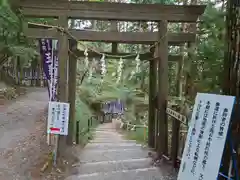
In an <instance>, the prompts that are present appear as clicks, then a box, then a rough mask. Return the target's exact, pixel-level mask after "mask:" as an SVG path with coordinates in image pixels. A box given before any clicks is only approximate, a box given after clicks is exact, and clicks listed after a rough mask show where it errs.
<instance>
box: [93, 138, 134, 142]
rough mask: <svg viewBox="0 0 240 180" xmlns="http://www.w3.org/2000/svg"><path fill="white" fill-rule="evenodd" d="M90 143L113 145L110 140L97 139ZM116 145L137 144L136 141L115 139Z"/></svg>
mask: <svg viewBox="0 0 240 180" xmlns="http://www.w3.org/2000/svg"><path fill="white" fill-rule="evenodd" d="M90 143H113V140H112V139H110V138H95V139H93V140H91V141H90ZM114 143H136V141H134V140H124V139H114Z"/></svg>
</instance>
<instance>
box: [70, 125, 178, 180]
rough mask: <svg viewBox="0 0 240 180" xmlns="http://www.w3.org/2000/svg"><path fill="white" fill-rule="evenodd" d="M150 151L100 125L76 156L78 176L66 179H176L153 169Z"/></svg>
mask: <svg viewBox="0 0 240 180" xmlns="http://www.w3.org/2000/svg"><path fill="white" fill-rule="evenodd" d="M148 152H149V150H147V149H144V148H142V146H141V145H139V144H137V143H136V142H135V141H132V140H124V139H123V137H122V135H120V134H119V133H117V132H116V131H115V129H114V128H113V127H112V124H111V123H108V124H102V125H100V126H99V127H98V128H97V129H96V132H95V138H94V140H92V141H91V142H90V143H89V144H88V145H86V147H85V148H84V149H83V151H82V152H81V154H80V155H79V161H80V163H79V164H78V165H77V166H76V167H75V168H77V170H78V173H77V175H72V176H70V177H68V178H66V180H174V179H176V177H175V176H172V175H171V174H169V173H167V172H164V171H163V172H162V171H161V170H160V169H159V168H158V167H153V166H152V165H151V164H152V163H151V162H152V159H151V158H149V157H148Z"/></svg>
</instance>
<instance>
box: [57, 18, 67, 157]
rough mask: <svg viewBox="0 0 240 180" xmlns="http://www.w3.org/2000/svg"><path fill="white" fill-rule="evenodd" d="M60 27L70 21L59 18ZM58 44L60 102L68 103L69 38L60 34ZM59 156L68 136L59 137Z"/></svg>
mask: <svg viewBox="0 0 240 180" xmlns="http://www.w3.org/2000/svg"><path fill="white" fill-rule="evenodd" d="M59 25H60V26H63V27H67V26H68V19H67V17H66V16H60V17H59ZM58 40H59V42H58V59H59V67H58V69H59V86H58V88H59V91H58V92H59V96H58V97H59V101H60V102H67V66H66V64H67V60H68V37H67V36H66V35H65V34H64V33H61V32H60V33H59V39H58ZM58 143H59V144H58V156H63V155H64V153H65V152H64V150H65V148H66V147H65V145H66V136H59V142H58Z"/></svg>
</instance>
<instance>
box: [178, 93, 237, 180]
mask: <svg viewBox="0 0 240 180" xmlns="http://www.w3.org/2000/svg"><path fill="white" fill-rule="evenodd" d="M234 102H235V97H233V96H223V95H215V94H205V93H198V94H197V97H196V99H195V105H194V108H193V113H192V119H191V122H190V127H189V130H188V135H187V140H186V144H185V148H184V152H183V156H182V162H181V166H180V170H179V174H178V180H188V179H189V180H195V179H196V180H215V179H217V177H218V174H219V168H220V164H221V159H222V154H223V150H224V147H225V142H226V137H227V134H228V127H229V124H230V119H231V113H232V109H233V105H234Z"/></svg>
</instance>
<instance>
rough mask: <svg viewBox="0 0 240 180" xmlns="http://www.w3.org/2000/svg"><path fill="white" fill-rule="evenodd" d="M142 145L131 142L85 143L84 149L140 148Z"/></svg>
mask: <svg viewBox="0 0 240 180" xmlns="http://www.w3.org/2000/svg"><path fill="white" fill-rule="evenodd" d="M141 147H142V145H140V144H134V143H133V144H132V143H118V144H115V143H91V144H87V145H86V146H85V148H84V149H86V150H88V149H102V150H104V149H141Z"/></svg>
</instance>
